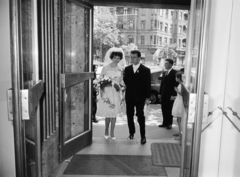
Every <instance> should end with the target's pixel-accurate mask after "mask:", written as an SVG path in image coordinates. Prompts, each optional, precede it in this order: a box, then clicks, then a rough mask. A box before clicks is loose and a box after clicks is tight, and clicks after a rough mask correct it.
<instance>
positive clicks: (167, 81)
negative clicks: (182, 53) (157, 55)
mask: <svg viewBox="0 0 240 177" xmlns="http://www.w3.org/2000/svg"><path fill="white" fill-rule="evenodd" d="M172 66H173V60H172V59H166V60H165V63H164V67H165V69H166V71H165V72H164V73H163V77H162V81H161V86H160V92H159V93H160V95H159V98H160V99H161V105H162V107H161V108H162V114H163V123H162V124H161V125H159V126H158V127H166V128H167V129H171V128H172V122H173V116H172V107H173V102H174V99H175V97H176V95H177V93H176V91H175V90H174V87H176V86H177V85H178V83H177V81H176V79H175V74H176V72H177V71H176V70H174V69H173V68H172Z"/></svg>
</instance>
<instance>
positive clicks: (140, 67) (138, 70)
mask: <svg viewBox="0 0 240 177" xmlns="http://www.w3.org/2000/svg"><path fill="white" fill-rule="evenodd" d="M141 69H142V64H140V65H139V67H138V69H137V71H136V72H135V73H134V74H137V73H138V72H140V70H141Z"/></svg>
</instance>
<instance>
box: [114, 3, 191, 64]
mask: <svg viewBox="0 0 240 177" xmlns="http://www.w3.org/2000/svg"><path fill="white" fill-rule="evenodd" d="M110 11H111V13H112V14H115V15H117V18H118V22H117V26H118V28H119V29H120V31H121V33H123V34H124V35H125V39H124V41H123V43H124V44H128V43H135V44H136V45H137V46H138V49H139V50H140V51H141V53H142V54H143V57H144V58H145V61H152V60H153V54H154V53H155V52H156V50H157V49H162V48H163V47H164V46H165V45H170V44H176V45H177V51H178V54H179V58H180V59H182V58H183V57H184V54H185V45H186V35H187V23H188V16H189V12H188V11H187V10H172V9H145V8H132V7H111V8H110Z"/></svg>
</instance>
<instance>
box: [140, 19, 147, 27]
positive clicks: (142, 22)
mask: <svg viewBox="0 0 240 177" xmlns="http://www.w3.org/2000/svg"><path fill="white" fill-rule="evenodd" d="M145 24H146V22H145V20H142V21H141V29H145Z"/></svg>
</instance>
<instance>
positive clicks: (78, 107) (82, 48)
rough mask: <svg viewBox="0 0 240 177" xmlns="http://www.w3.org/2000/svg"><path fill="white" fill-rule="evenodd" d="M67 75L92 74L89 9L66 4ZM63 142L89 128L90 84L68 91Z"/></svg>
mask: <svg viewBox="0 0 240 177" xmlns="http://www.w3.org/2000/svg"><path fill="white" fill-rule="evenodd" d="M65 15H66V16H65V29H64V33H65V44H64V45H65V58H64V65H65V73H81V72H88V71H89V60H88V59H89V9H86V8H84V7H82V6H79V5H76V4H74V3H71V2H66V12H65ZM64 97H65V99H64V100H65V102H64V132H65V133H64V139H65V141H67V140H70V139H71V138H74V137H76V136H77V135H80V134H81V133H83V132H85V131H87V130H89V129H90V127H89V81H85V82H83V83H80V84H77V85H75V86H72V87H70V88H66V89H65V94H64Z"/></svg>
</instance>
